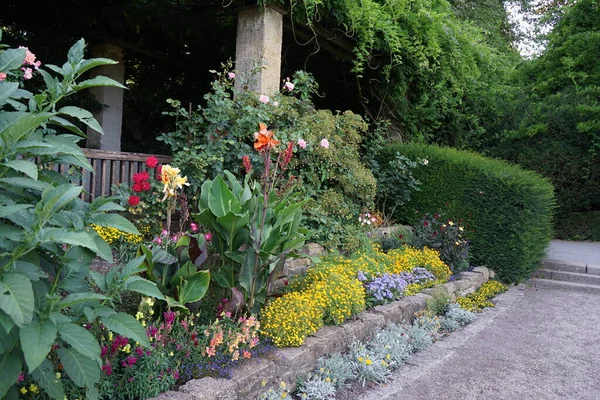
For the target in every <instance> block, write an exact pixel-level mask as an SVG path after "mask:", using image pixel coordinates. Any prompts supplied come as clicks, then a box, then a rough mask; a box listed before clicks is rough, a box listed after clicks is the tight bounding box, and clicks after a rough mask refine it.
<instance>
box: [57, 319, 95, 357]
mask: <svg viewBox="0 0 600 400" xmlns="http://www.w3.org/2000/svg"><path fill="white" fill-rule="evenodd" d="M58 333H59V334H60V338H61V339H62V340H64V341H65V342H67V343H68V344H69V345H71V347H73V348H74V349H75V350H77V351H78V352H80V353H81V354H82V355H84V356H86V357H89V358H91V359H93V360H97V361H100V345H99V344H98V341H97V340H96V338H94V335H92V334H91V333H90V332H89V331H88V330H87V329H85V328H83V327H81V326H79V325H75V324H64V325H61V326H60V327H59V329H58Z"/></svg>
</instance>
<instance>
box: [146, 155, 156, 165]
mask: <svg viewBox="0 0 600 400" xmlns="http://www.w3.org/2000/svg"><path fill="white" fill-rule="evenodd" d="M146 165H147V166H148V167H149V168H154V167H156V166H157V165H158V159H157V158H156V157H154V156H150V157H148V158H146Z"/></svg>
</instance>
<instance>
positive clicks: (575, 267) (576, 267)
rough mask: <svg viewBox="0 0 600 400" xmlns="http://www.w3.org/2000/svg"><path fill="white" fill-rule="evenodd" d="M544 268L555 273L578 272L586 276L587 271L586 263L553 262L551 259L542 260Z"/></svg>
mask: <svg viewBox="0 0 600 400" xmlns="http://www.w3.org/2000/svg"><path fill="white" fill-rule="evenodd" d="M542 268H544V269H551V270H553V271H567V272H578V273H581V274H585V273H586V269H587V267H586V264H585V263H577V262H570V261H561V260H552V259H549V258H546V259H544V260H542Z"/></svg>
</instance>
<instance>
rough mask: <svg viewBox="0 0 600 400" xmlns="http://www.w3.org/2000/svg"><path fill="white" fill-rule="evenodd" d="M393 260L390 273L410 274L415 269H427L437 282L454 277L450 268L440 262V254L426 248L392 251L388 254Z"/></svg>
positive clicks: (407, 248)
mask: <svg viewBox="0 0 600 400" xmlns="http://www.w3.org/2000/svg"><path fill="white" fill-rule="evenodd" d="M387 255H388V257H389V258H390V259H391V260H392V265H393V266H392V269H391V270H390V271H388V272H390V273H392V274H399V273H401V272H410V271H412V270H413V269H414V268H425V269H427V270H428V271H430V272H431V273H432V274H433V275H435V277H436V279H437V280H440V281H443V282H446V281H448V279H449V278H450V275H452V271H450V268H448V266H447V265H446V264H445V263H444V262H443V261H442V260H440V253H439V252H437V251H435V250H432V249H430V248H428V247H425V248H424V249H423V250H418V249H415V248H413V247H405V248H404V249H398V250H392V251H390V252H389V253H388V254H387Z"/></svg>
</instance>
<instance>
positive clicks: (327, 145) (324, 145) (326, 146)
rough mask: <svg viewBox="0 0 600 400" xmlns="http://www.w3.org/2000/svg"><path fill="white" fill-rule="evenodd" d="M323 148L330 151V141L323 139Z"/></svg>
mask: <svg viewBox="0 0 600 400" xmlns="http://www.w3.org/2000/svg"><path fill="white" fill-rule="evenodd" d="M321 147H324V148H326V149H328V148H329V140H327V139H321Z"/></svg>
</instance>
